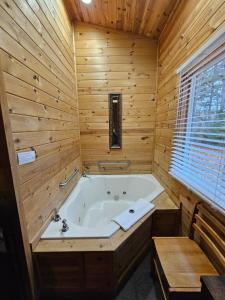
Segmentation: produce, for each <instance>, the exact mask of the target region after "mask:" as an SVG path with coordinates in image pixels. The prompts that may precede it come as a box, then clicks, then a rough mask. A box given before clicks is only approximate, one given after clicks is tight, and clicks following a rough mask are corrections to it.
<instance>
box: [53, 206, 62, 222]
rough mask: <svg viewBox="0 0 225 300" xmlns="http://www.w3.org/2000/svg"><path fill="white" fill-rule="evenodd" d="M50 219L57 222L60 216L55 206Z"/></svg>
mask: <svg viewBox="0 0 225 300" xmlns="http://www.w3.org/2000/svg"><path fill="white" fill-rule="evenodd" d="M52 220H53V221H54V222H58V221H60V220H61V217H60V215H59V213H58V210H57V209H56V208H55V209H54V215H53V217H52Z"/></svg>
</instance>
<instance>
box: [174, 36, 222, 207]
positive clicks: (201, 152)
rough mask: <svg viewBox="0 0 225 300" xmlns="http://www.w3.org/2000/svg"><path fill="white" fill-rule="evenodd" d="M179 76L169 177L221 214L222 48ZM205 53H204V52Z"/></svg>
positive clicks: (214, 50)
mask: <svg viewBox="0 0 225 300" xmlns="http://www.w3.org/2000/svg"><path fill="white" fill-rule="evenodd" d="M224 42H225V41H224V39H223V41H221V43H220V44H219V45H218V46H217V48H216V49H213V51H210V53H208V54H207V55H204V57H202V58H201V59H200V58H199V59H197V61H195V63H193V62H192V63H191V64H190V66H189V67H188V66H186V67H185V70H183V71H182V72H181V73H180V87H179V99H178V108H177V120H176V128H175V134H174V140H173V148H172V158H171V166H170V174H171V175H172V176H174V177H175V178H176V179H178V180H179V181H181V182H182V183H184V184H185V185H186V186H187V187H189V188H190V189H192V190H193V191H195V192H197V193H198V194H199V195H200V196H201V197H203V198H204V199H206V200H209V201H211V202H214V203H216V205H217V206H219V207H220V208H221V209H222V210H225V44H224ZM206 53H207V51H206Z"/></svg>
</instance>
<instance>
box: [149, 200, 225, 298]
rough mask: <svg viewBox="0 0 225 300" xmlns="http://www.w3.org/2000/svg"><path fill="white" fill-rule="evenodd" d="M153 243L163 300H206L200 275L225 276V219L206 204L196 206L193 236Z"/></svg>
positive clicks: (155, 269) (156, 240) (171, 238)
mask: <svg viewBox="0 0 225 300" xmlns="http://www.w3.org/2000/svg"><path fill="white" fill-rule="evenodd" d="M223 217H224V216H223ZM223 221H224V222H223ZM153 241H154V253H153V269H154V274H155V278H157V283H158V286H159V289H160V290H161V293H160V294H161V295H162V298H163V299H166V300H175V299H179V300H181V299H182V300H185V299H191V300H194V299H202V298H201V281H200V276H208V275H214V276H215V275H218V274H219V273H225V220H224V218H223V219H221V218H220V219H218V218H217V216H216V214H215V213H212V212H211V210H210V209H209V207H208V206H206V205H203V204H198V205H197V206H196V209H195V211H194V214H193V221H192V226H191V230H190V235H189V237H153ZM212 262H213V263H212Z"/></svg>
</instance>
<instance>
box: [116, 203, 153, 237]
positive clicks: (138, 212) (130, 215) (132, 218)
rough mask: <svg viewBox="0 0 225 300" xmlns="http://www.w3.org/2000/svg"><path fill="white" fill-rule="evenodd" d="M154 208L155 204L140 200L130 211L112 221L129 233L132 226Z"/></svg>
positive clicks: (127, 210)
mask: <svg viewBox="0 0 225 300" xmlns="http://www.w3.org/2000/svg"><path fill="white" fill-rule="evenodd" d="M154 206H155V205H154V204H152V203H150V202H148V201H147V200H144V199H140V200H138V201H137V202H135V203H134V204H132V205H131V206H130V207H129V208H128V209H126V210H125V211H123V212H122V213H120V214H119V215H117V216H115V217H114V218H113V219H112V221H114V222H116V223H117V224H119V225H120V227H121V228H122V229H123V230H124V231H127V230H128V229H129V228H130V227H131V226H132V225H134V224H135V223H136V222H137V221H138V220H140V219H141V218H142V217H143V216H144V215H146V214H147V213H148V212H149V211H150V210H152V209H153V208H154Z"/></svg>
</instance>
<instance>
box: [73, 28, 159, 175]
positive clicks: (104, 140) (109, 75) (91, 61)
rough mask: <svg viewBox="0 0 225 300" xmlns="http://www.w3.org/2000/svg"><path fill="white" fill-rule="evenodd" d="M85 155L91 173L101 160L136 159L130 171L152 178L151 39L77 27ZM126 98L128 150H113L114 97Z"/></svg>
mask: <svg viewBox="0 0 225 300" xmlns="http://www.w3.org/2000/svg"><path fill="white" fill-rule="evenodd" d="M75 44H76V51H75V53H76V66H77V84H78V96H79V117H80V132H81V151H82V158H83V166H84V168H85V170H86V171H88V172H92V173H99V172H102V170H99V168H98V165H97V163H98V161H102V160H103V161H107V160H109V161H121V160H130V161H131V165H130V167H129V168H128V169H127V168H126V169H119V170H118V169H114V170H106V171H105V172H106V173H118V172H119V173H131V172H133V173H150V172H151V170H152V159H153V134H154V128H155V89H156V68H157V66H156V55H157V54H156V47H157V44H156V43H155V42H154V41H152V40H150V39H147V38H144V37H141V36H137V35H132V34H127V33H122V32H117V31H112V30H108V31H107V32H106V31H105V29H102V28H101V27H97V26H88V25H86V24H77V25H76V24H75ZM110 92H121V93H122V111H123V112H122V130H123V133H122V149H121V150H109V137H108V127H109V124H108V121H109V120H108V94H109V93H110Z"/></svg>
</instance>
